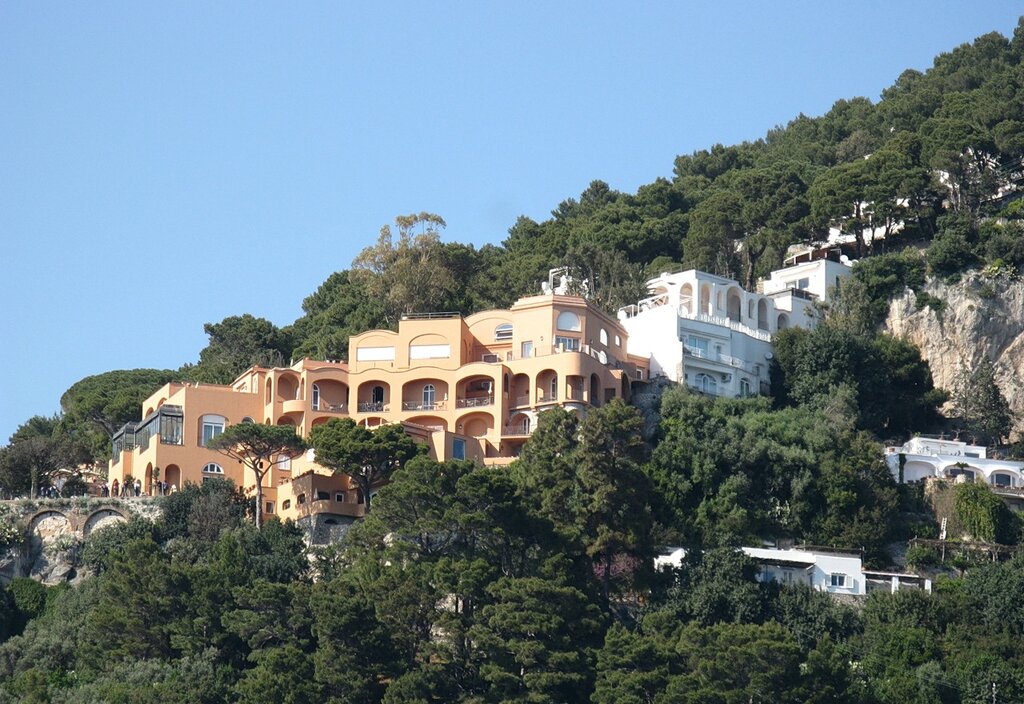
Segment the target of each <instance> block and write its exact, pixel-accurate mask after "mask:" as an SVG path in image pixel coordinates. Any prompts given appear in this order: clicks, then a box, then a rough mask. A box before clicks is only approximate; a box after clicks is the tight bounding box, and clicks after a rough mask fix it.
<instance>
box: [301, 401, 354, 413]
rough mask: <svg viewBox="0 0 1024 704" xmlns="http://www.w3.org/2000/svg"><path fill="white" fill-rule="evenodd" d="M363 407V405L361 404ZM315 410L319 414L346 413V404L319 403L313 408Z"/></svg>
mask: <svg viewBox="0 0 1024 704" xmlns="http://www.w3.org/2000/svg"><path fill="white" fill-rule="evenodd" d="M360 405H362V404H360ZM313 410H314V411H316V412H318V413H344V412H345V404H344V403H319V404H316V405H314V406H313Z"/></svg>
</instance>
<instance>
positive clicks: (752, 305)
mask: <svg viewBox="0 0 1024 704" xmlns="http://www.w3.org/2000/svg"><path fill="white" fill-rule="evenodd" d="M756 306H757V303H756V302H755V301H754V299H753V298H751V299H750V300H749V301H747V320H748V321H750V322H753V321H754V319H755V318H756V317H757V310H756Z"/></svg>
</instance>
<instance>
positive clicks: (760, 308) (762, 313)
mask: <svg viewBox="0 0 1024 704" xmlns="http://www.w3.org/2000/svg"><path fill="white" fill-rule="evenodd" d="M757 329H758V330H767V329H768V304H767V303H766V302H765V300H764V299H763V298H762V299H761V300H759V301H758V302H757Z"/></svg>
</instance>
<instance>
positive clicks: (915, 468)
mask: <svg viewBox="0 0 1024 704" xmlns="http://www.w3.org/2000/svg"><path fill="white" fill-rule="evenodd" d="M934 476H935V466H934V465H932V464H930V463H928V462H922V461H920V460H907V462H906V463H905V464H904V465H903V481H904V482H919V481H921V480H923V479H927V478H928V477H934Z"/></svg>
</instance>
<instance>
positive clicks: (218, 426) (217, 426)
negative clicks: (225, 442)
mask: <svg viewBox="0 0 1024 704" xmlns="http://www.w3.org/2000/svg"><path fill="white" fill-rule="evenodd" d="M223 432H224V424H223V423H209V422H204V423H203V445H206V444H207V443H209V442H210V441H211V440H213V439H214V438H215V437H217V436H218V435H220V434H221V433H223Z"/></svg>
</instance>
